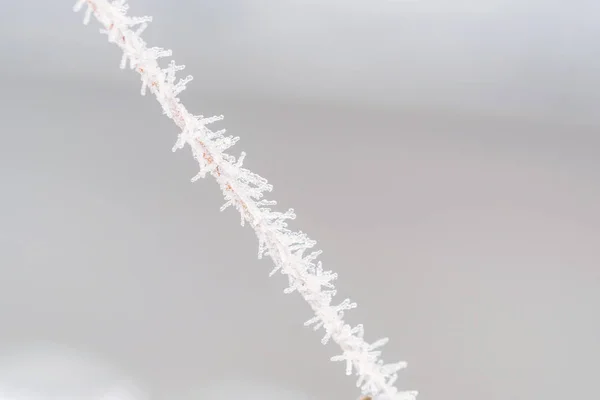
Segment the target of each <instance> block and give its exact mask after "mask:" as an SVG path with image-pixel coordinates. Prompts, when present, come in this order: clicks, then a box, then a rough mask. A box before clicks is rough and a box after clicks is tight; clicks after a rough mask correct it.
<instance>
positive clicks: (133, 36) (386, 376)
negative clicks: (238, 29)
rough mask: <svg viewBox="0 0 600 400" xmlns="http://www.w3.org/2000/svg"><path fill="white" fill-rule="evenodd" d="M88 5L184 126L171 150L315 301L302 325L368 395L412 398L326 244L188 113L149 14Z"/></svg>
mask: <svg viewBox="0 0 600 400" xmlns="http://www.w3.org/2000/svg"><path fill="white" fill-rule="evenodd" d="M85 5H87V9H86V11H85V17H84V23H85V24H87V23H89V21H90V19H91V17H92V16H93V17H95V18H96V19H97V20H98V21H99V22H100V24H101V25H102V26H103V27H104V28H103V29H101V33H103V34H106V35H107V36H108V40H109V42H112V43H115V44H117V45H118V46H119V47H120V48H121V49H122V50H123V58H122V60H121V68H126V66H127V64H128V63H129V67H130V68H131V69H135V70H136V71H137V72H138V73H139V74H140V77H141V80H142V88H141V94H142V95H144V94H145V93H146V92H148V91H149V92H150V93H152V94H154V95H155V96H156V99H157V100H158V102H159V103H160V104H161V106H162V108H163V111H164V113H165V114H166V115H167V116H168V117H169V118H171V119H173V120H174V121H175V123H176V124H177V126H178V127H179V128H180V129H181V133H180V134H179V136H178V138H177V142H176V143H175V146H174V147H173V151H175V150H177V149H180V148H183V147H184V146H185V145H186V144H187V145H189V146H190V148H191V150H192V153H193V155H194V158H195V159H196V160H197V161H198V164H199V166H200V170H199V172H198V174H197V175H196V176H195V177H193V178H192V181H195V180H197V179H199V178H204V177H205V176H206V175H207V174H209V175H211V176H212V177H213V178H215V179H216V181H217V182H218V184H219V186H220V187H221V190H222V191H223V195H224V197H225V204H224V205H223V207H221V210H224V209H226V208H227V207H230V206H231V207H235V208H236V209H237V210H238V212H239V213H240V218H241V224H242V226H243V225H244V223H246V222H247V223H248V224H249V225H250V226H252V228H253V229H254V231H255V232H256V236H257V237H258V241H259V249H258V256H259V258H261V257H262V256H263V255H268V256H269V257H271V259H272V260H273V262H274V264H275V268H274V269H273V271H272V272H271V275H273V274H275V273H276V272H277V271H280V272H281V273H282V274H285V275H287V277H288V278H289V287H288V288H286V289H285V290H284V292H285V293H292V292H294V291H297V292H298V293H299V294H300V295H301V296H302V297H303V298H304V300H306V302H307V303H308V304H309V305H310V307H311V308H312V309H313V311H314V313H315V316H314V317H313V318H311V319H309V320H308V321H306V323H305V325H306V326H309V325H313V327H314V329H315V330H318V329H320V328H322V329H323V330H324V332H325V334H324V337H323V339H322V340H321V342H322V343H323V344H326V343H327V342H328V341H330V340H332V341H333V342H335V343H337V344H338V345H339V347H340V348H341V350H342V354H340V355H338V356H335V357H332V358H331V360H332V361H343V362H345V363H346V373H347V374H348V375H351V374H352V373H355V374H356V376H357V377H358V381H357V386H358V387H360V388H361V390H362V393H363V394H364V395H368V396H372V397H374V398H376V399H377V400H414V399H415V397H416V395H417V392H416V391H398V390H397V389H396V387H395V386H394V382H395V381H396V379H397V372H398V371H399V370H400V369H403V368H405V367H406V363H405V362H398V363H393V364H384V363H383V361H382V360H381V359H380V358H379V356H380V353H381V351H380V350H379V348H380V347H381V346H383V345H384V344H385V343H386V342H387V339H381V340H378V341H376V342H374V343H367V342H366V341H365V340H364V339H363V335H364V330H363V326H362V325H357V326H355V327H351V326H350V325H348V324H346V323H345V322H344V320H343V317H344V312H346V311H347V310H350V309H353V308H355V307H356V303H353V302H351V301H350V300H349V299H346V300H344V301H342V302H341V303H340V304H337V305H334V304H332V299H333V297H334V295H335V294H336V290H335V287H334V285H333V283H332V282H333V281H334V280H335V279H336V278H337V274H335V273H332V272H331V271H326V270H324V269H323V265H322V263H321V261H317V260H316V259H317V258H318V256H319V255H320V254H321V251H314V250H311V249H312V248H313V247H314V246H315V244H316V242H315V241H314V240H311V239H309V237H308V236H307V235H306V234H305V233H303V232H301V231H298V232H294V231H291V230H289V229H288V228H287V222H286V221H287V220H292V219H294V218H295V217H296V215H295V214H294V210H293V209H290V210H288V211H287V212H285V213H281V212H277V211H273V210H271V208H270V206H274V205H276V202H275V201H271V200H264V199H263V194H264V192H270V191H271V190H272V186H271V185H270V184H269V183H268V182H267V180H266V179H264V178H262V177H261V176H259V175H257V174H255V173H253V172H251V171H249V170H247V169H245V168H243V167H242V163H243V161H244V157H245V153H243V152H242V153H241V155H240V156H239V157H238V158H237V159H236V158H235V157H234V156H232V155H230V154H227V153H225V151H226V150H228V149H229V148H230V147H231V146H233V145H234V144H235V143H236V142H237V141H238V138H237V137H232V136H225V130H221V131H215V132H213V131H212V130H210V129H209V128H208V125H209V124H211V123H213V122H216V121H219V120H221V119H222V118H223V117H222V116H217V117H210V118H205V117H203V116H195V115H192V114H190V113H189V112H188V111H187V110H186V108H185V107H184V106H183V104H181V102H180V100H179V99H178V98H177V96H178V95H179V93H181V92H182V91H183V90H184V89H185V88H186V85H187V84H188V83H189V82H190V81H191V80H192V77H191V76H187V77H186V78H183V79H180V80H179V81H178V82H177V83H176V77H175V75H176V73H177V72H179V71H181V70H183V69H184V66H183V65H180V66H178V65H176V64H175V62H174V61H171V63H170V64H168V66H167V67H166V68H161V67H160V66H159V64H158V62H157V60H158V59H159V58H163V57H169V56H171V51H170V50H165V49H162V48H158V47H151V48H148V47H147V46H146V43H145V42H144V40H143V39H142V38H141V37H140V34H141V33H142V32H143V31H144V29H145V28H146V27H147V24H148V23H149V22H150V21H151V20H152V18H151V17H130V16H128V15H127V10H128V8H129V7H128V5H127V4H126V0H115V1H110V2H109V1H106V0H79V1H78V2H77V4H76V5H75V7H74V10H75V11H79V10H80V9H81V8H82V7H83V6H85Z"/></svg>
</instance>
